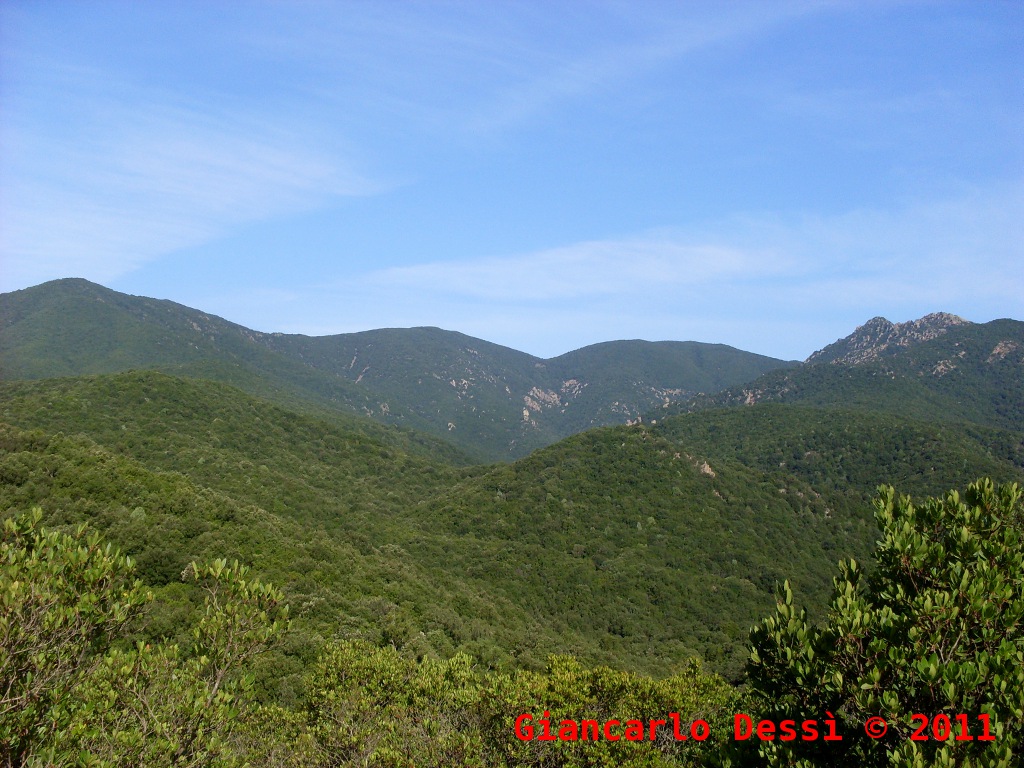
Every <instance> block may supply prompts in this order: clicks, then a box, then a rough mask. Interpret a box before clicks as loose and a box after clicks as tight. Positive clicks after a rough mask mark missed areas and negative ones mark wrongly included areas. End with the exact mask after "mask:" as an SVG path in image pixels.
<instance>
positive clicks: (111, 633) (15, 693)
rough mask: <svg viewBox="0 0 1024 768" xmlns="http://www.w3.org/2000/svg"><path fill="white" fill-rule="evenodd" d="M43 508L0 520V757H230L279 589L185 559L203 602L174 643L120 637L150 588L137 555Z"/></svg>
mask: <svg viewBox="0 0 1024 768" xmlns="http://www.w3.org/2000/svg"><path fill="white" fill-rule="evenodd" d="M40 519H41V514H40V513H39V511H34V512H33V513H31V514H30V515H23V516H18V517H13V518H10V519H8V520H6V521H5V522H4V534H3V535H4V538H3V550H2V554H3V563H2V567H3V571H2V573H0V590H2V591H0V595H2V597H0V600H2V604H0V608H2V610H0V641H2V645H0V671H2V678H0V684H2V694H3V699H2V700H0V707H2V710H0V759H3V762H4V764H6V765H50V764H58V765H64V764H79V765H87V766H121V765H126V766H127V765H145V766H154V767H157V766H168V767H170V766H175V767H176V768H178V767H180V768H185V767H187V766H214V765H225V766H227V765H233V764H235V762H237V761H236V760H235V757H234V753H235V752H236V750H235V749H234V747H233V745H232V741H231V735H232V730H233V728H234V724H235V721H236V720H237V718H238V716H239V714H240V712H241V711H242V710H243V708H244V707H245V706H246V701H247V695H248V693H249V692H250V690H251V688H252V685H253V679H252V676H251V674H248V673H246V668H247V667H248V665H249V664H250V662H251V660H252V659H253V657H254V656H255V655H256V654H257V653H259V652H260V651H262V650H263V649H265V648H266V647H267V646H268V644H269V643H270V642H271V641H272V640H273V639H274V637H275V636H276V635H277V634H279V633H280V632H281V630H282V629H283V628H284V622H285V617H286V613H287V610H286V609H284V608H282V607H281V606H280V602H281V594H280V593H279V592H278V591H277V590H275V589H274V588H272V587H269V586H267V585H264V584H262V583H260V582H259V581H255V580H249V579H248V578H247V576H248V572H247V569H245V568H244V567H241V566H239V565H238V564H237V563H233V564H231V565H228V564H227V563H226V562H224V561H215V562H213V563H211V564H209V565H205V566H196V565H194V564H193V565H191V566H190V567H189V569H188V572H187V574H186V576H187V577H188V578H189V579H190V580H194V581H197V582H199V583H200V584H201V585H202V587H203V590H204V592H205V612H204V614H203V616H202V618H201V619H200V620H199V622H198V624H197V626H196V627H195V628H194V632H193V641H194V642H193V645H192V648H190V649H189V651H188V652H186V653H183V652H181V651H180V650H179V648H178V646H176V645H174V644H159V645H155V646H154V645H147V644H145V643H142V642H139V643H138V644H137V645H136V646H135V647H134V648H130V649H128V650H125V649H123V648H119V647H117V644H118V642H119V641H121V642H123V640H124V638H125V637H126V636H127V633H128V631H129V629H130V622H131V620H132V619H133V618H135V615H136V613H137V609H138V608H139V607H140V606H141V605H142V603H143V602H144V601H145V600H146V599H147V597H148V594H146V593H144V592H143V591H142V590H141V588H140V586H139V584H138V582H130V578H131V575H132V565H131V563H130V561H128V560H126V559H125V558H122V557H121V556H120V555H118V554H117V553H116V552H113V553H112V552H111V551H110V549H109V548H103V547H101V546H100V544H99V540H98V538H97V537H96V536H95V535H93V536H86V535H85V533H84V531H83V530H82V529H79V532H78V533H77V534H76V536H75V537H70V536H67V535H65V534H61V533H57V532H51V531H46V530H44V529H42V528H40V526H39V521H40Z"/></svg>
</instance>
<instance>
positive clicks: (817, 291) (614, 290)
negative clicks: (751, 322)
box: [344, 184, 1024, 331]
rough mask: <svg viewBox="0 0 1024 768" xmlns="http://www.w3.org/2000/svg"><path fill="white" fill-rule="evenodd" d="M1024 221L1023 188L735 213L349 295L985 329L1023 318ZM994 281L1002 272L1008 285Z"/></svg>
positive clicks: (415, 271) (410, 312) (444, 266)
mask: <svg viewBox="0 0 1024 768" xmlns="http://www.w3.org/2000/svg"><path fill="white" fill-rule="evenodd" d="M1021 220H1024V185H1021V184H1006V185H1000V186H993V187H991V188H989V189H985V190H970V191H968V192H965V193H964V194H962V195H960V196H958V197H952V198H948V199H943V200H931V201H917V202H913V203H907V204H905V205H904V206H902V207H899V208H894V209H891V210H885V209H862V210H852V211H848V212H845V213H840V214H835V215H832V216H820V215H818V216H812V215H803V216H798V217H790V218H783V217H780V216H778V215H769V214H763V215H747V216H735V217H731V218H730V219H728V220H725V221H721V222H718V223H717V224H715V225H710V226H706V227H703V228H701V230H700V231H696V230H694V231H687V232H684V231H663V232H654V233H643V234H640V235H637V236H633V237H626V238H620V239H609V240H595V241H586V242H580V243H575V244H569V245H566V246H563V247H559V248H551V249H544V250H539V251H535V252H531V253H524V254H517V255H510V256H502V257H494V256H491V257H482V258H477V259H468V260H461V261H436V262H432V263H425V264H417V265H412V266H406V267H393V268H387V269H381V270H377V271H374V272H370V273H367V274H365V275H363V276H362V277H361V278H359V279H357V280H355V281H353V282H348V283H346V286H345V288H344V290H345V291H353V292H355V293H358V294H360V295H363V296H367V297H373V298H372V300H371V301H370V303H372V304H376V305H381V306H387V305H392V306H402V307H403V308H404V309H403V313H404V316H405V317H406V318H407V319H408V320H410V321H411V323H412V324H435V323H436V320H437V318H438V316H439V315H441V316H443V313H444V311H445V310H443V309H440V308H444V307H447V306H450V305H451V303H452V302H453V301H454V300H459V299H465V300H469V301H471V302H474V304H475V305H476V306H482V305H490V306H491V307H492V308H504V309H505V310H506V311H508V312H512V313H519V312H522V311H524V310H529V309H531V308H534V309H535V308H538V307H544V306H548V307H552V308H554V307H555V306H556V305H557V304H558V303H559V302H565V301H578V302H580V304H581V306H586V304H587V303H588V302H590V303H591V304H592V305H593V306H598V305H599V304H600V305H604V306H606V305H605V302H606V300H607V299H609V298H614V297H616V296H619V297H621V296H629V295H633V296H636V295H644V296H648V297H649V298H648V300H646V301H645V302H642V303H630V302H626V303H623V304H622V305H621V307H620V308H619V309H618V310H616V313H617V314H618V315H619V317H618V319H619V320H620V321H623V322H625V321H627V318H626V317H625V316H626V315H629V314H631V313H632V314H636V315H637V317H636V318H628V322H629V324H630V325H631V326H632V327H636V326H642V325H643V322H642V318H643V316H644V315H645V314H650V313H653V312H656V311H657V312H659V313H660V314H661V315H665V314H668V315H672V314H673V313H678V312H679V306H678V297H679V296H681V295H686V296H687V304H688V306H689V307H690V308H691V309H700V311H702V312H704V313H715V312H724V313H735V311H737V308H738V306H739V307H740V308H742V306H746V307H748V308H753V307H755V306H756V307H760V308H762V309H768V308H771V307H777V308H778V309H779V310H780V311H785V312H786V313H787V314H793V313H794V312H797V313H806V314H807V315H812V314H814V313H820V312H821V310H822V309H824V308H826V307H827V308H830V309H832V310H839V309H842V310H845V311H846V313H847V315H846V316H847V317H848V318H850V319H846V318H845V317H844V318H843V320H842V322H860V321H863V320H864V319H866V316H863V315H864V313H866V312H869V313H870V312H875V311H888V312H890V313H892V312H907V313H913V312H915V311H918V307H920V308H921V309H922V310H923V311H933V310H934V309H935V308H937V307H942V308H946V309H949V310H950V311H957V310H958V311H961V312H964V313H967V314H971V315H973V316H974V318H976V319H979V320H981V319H986V315H987V314H988V312H989V310H987V305H988V304H990V303H991V302H992V299H993V297H1000V298H1001V300H1002V301H1001V305H1002V306H1003V307H1011V308H1012V307H1016V308H1017V310H1018V311H1019V310H1020V308H1021V298H1020V297H1021V296H1022V295H1024V277H1022V275H1021V273H1020V270H1019V269H1018V265H1019V255H1020V253H1021V251H1022V250H1024V236H1022V235H1021V233H1020V231H1019V227H1018V226H1017V222H1019V221H1021ZM992 274H1000V275H1002V277H1001V279H1000V281H999V283H998V284H995V285H994V284H991V280H990V277H989V276H990V275H992ZM652 288H653V289H655V290H652ZM414 297H415V298H414ZM659 302H660V303H661V306H659ZM673 304H675V305H676V309H673ZM908 317H909V315H908ZM652 331H653V329H652Z"/></svg>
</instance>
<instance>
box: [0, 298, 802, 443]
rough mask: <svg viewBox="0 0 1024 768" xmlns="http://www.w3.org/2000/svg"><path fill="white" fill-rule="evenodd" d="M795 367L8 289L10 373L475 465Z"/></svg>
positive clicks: (620, 344)
mask: <svg viewBox="0 0 1024 768" xmlns="http://www.w3.org/2000/svg"><path fill="white" fill-rule="evenodd" d="M791 365H794V363H788V362H785V361H782V360H776V359H774V358H770V357H765V356H763V355H756V354H753V353H750V352H744V351H741V350H738V349H734V348H732V347H728V346H725V345H723V344H703V343H699V342H675V341H667V342H654V343H652V342H646V341H639V340H637V341H617V342H608V343H604V344H595V345H593V346H590V347H585V348H583V349H579V350H576V351H574V352H570V353H567V354H565V355H561V356H559V357H556V358H552V359H548V360H545V359H541V358H538V357H534V356H533V355H529V354H526V353H524V352H519V351H517V350H514V349H509V348H507V347H502V346H500V345H497V344H492V343H490V342H488V341H484V340H483V339H475V338H472V337H470V336H466V335H464V334H461V333H456V332H453V331H445V330H441V329H440V328H389V329H378V330H374V331H366V332H363V333H351V334H340V335H335V336H320V337H311V336H301V335H290V334H279V333H269V334H268V333H261V332H259V331H254V330H251V329H248V328H244V327H242V326H239V325H236V324H234V323H231V322H228V321H227V320H224V319H222V318H219V317H216V316H214V315H209V314H207V313H205V312H201V311H199V310H195V309H191V308H189V307H184V306H182V305H180V304H175V303H174V302H170V301H158V300H155V299H150V298H146V297H141V296H128V295H126V294H123V293H118V292H117V291H112V290H110V289H108V288H104V287H103V286H100V285H96V284H95V283H90V282H88V281H86V280H80V279H68V280H55V281H52V282H49V283H44V284H43V285H39V286H35V287H33V288H28V289H25V290H22V291H14V292H12V293H8V294H3V295H2V296H0V379H3V380H17V379H42V378H53V377H58V376H77V375H82V374H95V373H115V372H121V371H128V370H132V369H147V370H159V371H163V372H165V373H168V374H171V375H174V376H179V377H181V376H184V377H190V378H195V379H201V380H212V381H218V382H222V383H225V384H230V385H231V386H234V387H238V388H239V389H242V390H244V391H245V392H248V393H249V394H252V395H256V396H258V397H261V398H264V399H268V400H271V401H273V402H275V403H277V404H279V405H282V406H284V407H287V408H288V409H290V410H297V411H302V412H305V413H311V414H313V415H315V416H317V417H318V418H328V419H331V418H335V417H337V415H338V414H347V415H352V414H357V415H360V416H364V417H368V418H372V419H374V420H376V421H378V422H380V423H384V424H389V425H393V426H394V425H397V426H401V427H404V428H407V429H410V430H415V431H416V432H419V433H424V434H429V435H433V436H434V437H439V438H442V439H443V441H444V443H443V444H444V445H447V446H456V447H457V448H458V449H460V450H461V451H462V452H463V453H464V454H468V455H471V456H472V457H473V459H474V460H476V461H507V460H509V459H515V458H520V457H522V456H526V455H527V454H529V453H530V452H531V451H532V450H534V449H536V448H540V447H543V446H545V445H550V444H551V443H554V442H556V441H557V440H559V439H561V438H563V437H567V436H569V435H571V434H574V433H576V432H579V431H580V430H583V429H587V428H590V427H595V426H604V425H609V424H622V423H625V422H626V421H627V420H629V419H634V420H635V419H636V418H638V417H639V416H640V415H641V414H642V413H643V412H644V411H646V410H649V409H651V408H654V407H655V406H659V407H660V406H662V405H664V404H666V403H667V402H670V401H673V400H680V399H685V398H687V397H689V396H690V395H693V394H695V393H697V392H716V391H718V390H720V389H722V388H723V387H726V386H729V385H732V384H739V383H741V382H745V381H749V380H750V379H752V378H754V377H755V376H758V375H759V374H761V373H764V372H765V371H769V370H772V369H773V368H778V367H780V366H783V367H785V366H791ZM434 442H435V443H436V442H437V441H434ZM449 450H451V448H449Z"/></svg>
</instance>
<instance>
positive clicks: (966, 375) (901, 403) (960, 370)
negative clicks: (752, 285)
mask: <svg viewBox="0 0 1024 768" xmlns="http://www.w3.org/2000/svg"><path fill="white" fill-rule="evenodd" d="M1022 380H1024V322H1020V321H1017V320H994V321H992V322H990V323H984V324H974V323H969V324H967V325H962V326H958V327H955V328H952V329H950V330H949V331H947V332H946V333H945V334H943V335H941V336H939V337H938V338H934V339H931V340H930V341H922V342H919V343H917V344H912V345H909V346H906V347H902V346H894V347H892V348H891V349H888V350H886V351H885V354H882V355H881V356H880V357H878V358H877V359H873V360H868V361H865V362H861V363H857V364H844V363H829V362H821V363H814V364H809V365H803V366H800V367H799V368H795V369H790V370H777V371H770V372H768V373H766V374H764V375H763V376H761V377H759V378H757V379H755V380H753V381H751V382H749V383H746V384H743V385H741V386H733V387H730V388H729V389H727V390H725V391H723V392H720V393H718V394H713V395H709V396H707V397H702V398H698V399H696V400H695V401H693V402H691V403H690V404H688V405H686V406H675V407H673V408H671V409H668V410H667V411H666V412H665V413H664V414H663V416H664V415H669V414H670V413H675V412H678V411H679V410H687V409H689V410H693V409H702V408H708V407H721V406H726V405H742V404H746V403H751V402H768V401H771V402H780V403H787V404H796V405H813V406H825V407H844V408H855V409H858V410H868V411H881V412H885V413H891V414H898V415H900V416H904V417H910V418H914V419H917V420H919V421H932V422H954V423H956V422H969V423H973V424H980V425H983V426H986V427H991V428H995V429H1002V430H1011V431H1014V432H1024V396H1022V389H1021V381H1022Z"/></svg>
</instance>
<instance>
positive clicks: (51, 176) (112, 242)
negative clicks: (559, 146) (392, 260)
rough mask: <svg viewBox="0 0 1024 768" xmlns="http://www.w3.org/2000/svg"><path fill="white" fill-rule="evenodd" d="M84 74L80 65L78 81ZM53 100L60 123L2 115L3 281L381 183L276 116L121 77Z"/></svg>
mask: <svg viewBox="0 0 1024 768" xmlns="http://www.w3.org/2000/svg"><path fill="white" fill-rule="evenodd" d="M96 81H97V79H96V78H86V76H85V74H84V73H83V74H82V75H81V77H80V78H79V82H78V88H79V90H81V91H89V90H90V88H92V87H93V86H91V83H94V82H96ZM109 90H110V89H109V88H108V91H109ZM65 110H66V111H67V112H68V115H69V120H68V122H70V123H71V124H72V125H73V128H72V129H70V130H68V129H66V128H65V127H64V126H63V125H62V124H57V125H51V126H50V127H49V129H48V132H44V133H37V132H33V131H32V130H31V129H29V128H28V127H27V126H17V125H7V126H5V134H6V135H5V143H7V144H8V145H9V146H10V147H11V148H12V150H14V151H10V152H8V153H7V157H6V158H5V165H6V166H7V168H6V169H5V170H6V174H5V175H6V176H7V177H8V179H7V182H6V184H5V187H6V189H5V191H4V196H5V198H6V199H5V201H4V218H5V222H4V225H3V229H2V230H0V238H2V243H3V251H4V254H5V268H4V274H3V276H2V277H0V280H2V281H3V282H4V283H10V284H15V285H17V284H31V283H37V282H41V281H44V280H48V279H52V278H55V277H64V276H67V275H71V274H78V275H89V276H90V277H92V278H93V279H98V280H110V279H113V278H115V277H117V276H119V275H122V274H124V273H126V272H128V271H131V270H132V269H134V268H136V267H138V266H140V265H141V264H144V263H145V262H147V261H150V260H153V259H156V258H159V257H161V256H165V255H167V254H168V253H173V252H174V251H176V250H179V249H182V248H186V247H189V246H193V245H197V244H200V243H203V242H207V241H209V240H211V239H214V238H216V237H218V236H220V235H222V234H224V233H226V232H229V231H230V230H231V228H232V227H236V226H238V225H241V224H245V223H247V222H250V221H255V220H258V219H260V218H262V217H267V216H275V215H284V214H288V213H290V212H294V211H298V210H303V209H306V208H309V207H313V206H316V205H318V204H323V203H324V201H327V200H330V199H331V198H335V197H338V196H361V195H369V194H375V193H377V192H379V191H380V190H381V189H382V186H381V185H380V184H378V183H376V182H373V181H371V180H369V179H368V178H366V177H365V176H363V175H361V174H360V173H359V172H358V171H356V170H355V169H354V164H353V163H351V162H350V161H349V160H348V158H347V157H346V155H345V153H344V151H343V150H337V149H335V148H333V147H329V146H310V143H309V142H308V140H304V137H305V136H306V135H307V134H308V133H309V131H308V130H306V128H305V127H304V126H301V125H295V124H291V123H289V122H288V121H287V120H285V119H281V118H277V119H275V118H268V117H267V116H266V115H260V114H247V113H246V112H244V111H238V110H235V111H228V110H218V109H216V108H214V107H211V106H210V105H209V104H206V105H203V107H197V106H193V105H190V104H188V103H187V102H182V100H181V99H176V98H174V97H173V96H166V97H165V98H157V99H154V98H153V95H152V94H144V93H130V94H125V93H124V89H121V92H119V93H118V94H117V95H116V96H114V95H112V94H110V93H109V92H107V93H103V92H100V93H97V92H95V91H93V92H91V93H89V94H88V96H87V97H82V96H81V95H79V96H78V98H71V99H69V100H68V103H67V104H66V105H65ZM72 133H73V135H72Z"/></svg>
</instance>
